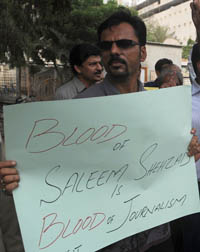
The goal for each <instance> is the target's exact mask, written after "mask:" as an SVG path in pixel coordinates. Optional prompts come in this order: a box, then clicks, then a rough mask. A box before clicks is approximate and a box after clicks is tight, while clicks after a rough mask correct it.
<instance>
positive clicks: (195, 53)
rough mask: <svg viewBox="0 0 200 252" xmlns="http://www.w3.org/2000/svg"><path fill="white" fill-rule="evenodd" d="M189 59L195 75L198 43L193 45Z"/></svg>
mask: <svg viewBox="0 0 200 252" xmlns="http://www.w3.org/2000/svg"><path fill="white" fill-rule="evenodd" d="M191 60H192V66H193V68H194V72H195V74H196V75H197V74H198V70H197V62H198V61H200V49H199V45H198V44H195V45H193V49H192V57H191Z"/></svg>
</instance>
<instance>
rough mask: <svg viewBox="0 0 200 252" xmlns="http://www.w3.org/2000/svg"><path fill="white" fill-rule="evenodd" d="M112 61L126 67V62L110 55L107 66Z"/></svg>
mask: <svg viewBox="0 0 200 252" xmlns="http://www.w3.org/2000/svg"><path fill="white" fill-rule="evenodd" d="M113 61H114V62H119V63H121V64H124V65H126V61H125V60H123V59H121V58H120V57H119V56H118V55H111V56H110V60H109V61H108V65H111V64H112V63H113Z"/></svg>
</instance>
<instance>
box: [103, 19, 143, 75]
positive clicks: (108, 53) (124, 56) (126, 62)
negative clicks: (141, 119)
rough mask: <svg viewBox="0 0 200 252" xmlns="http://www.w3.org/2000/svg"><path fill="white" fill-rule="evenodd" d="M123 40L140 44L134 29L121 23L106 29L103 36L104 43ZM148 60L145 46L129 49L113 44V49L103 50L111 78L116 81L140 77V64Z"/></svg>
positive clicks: (106, 67)
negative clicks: (135, 76)
mask: <svg viewBox="0 0 200 252" xmlns="http://www.w3.org/2000/svg"><path fill="white" fill-rule="evenodd" d="M122 39H128V40H132V41H134V42H136V43H138V38H137V36H136V35H135V31H134V29H133V27H132V26H131V25H130V24H128V23H121V24H119V25H116V26H112V27H111V28H108V29H105V30H104V31H103V32H102V34H101V42H102V41H117V40H122ZM145 58H146V48H145V46H140V45H133V46H130V47H127V48H122V47H120V46H117V44H116V43H112V46H111V48H109V49H106V50H104V49H102V60H103V63H104V66H105V69H106V71H107V73H108V74H109V76H110V77H111V78H114V79H116V80H117V79H118V80H119V79H120V78H121V79H126V78H128V77H132V76H134V75H138V71H139V66H140V62H142V61H144V60H145Z"/></svg>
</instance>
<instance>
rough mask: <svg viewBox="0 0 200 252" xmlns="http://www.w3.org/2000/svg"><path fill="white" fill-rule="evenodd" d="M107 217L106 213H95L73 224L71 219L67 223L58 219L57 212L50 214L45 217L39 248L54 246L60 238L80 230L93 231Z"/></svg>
mask: <svg viewBox="0 0 200 252" xmlns="http://www.w3.org/2000/svg"><path fill="white" fill-rule="evenodd" d="M105 218H106V215H105V214H104V213H94V214H93V215H92V216H88V217H86V218H85V219H79V220H78V221H77V222H76V223H75V225H72V224H71V219H69V220H68V222H67V224H65V223H63V222H61V221H56V219H57V214H56V213H51V214H48V215H47V216H45V217H44V218H43V224H42V231H41V234H40V240H39V248H40V249H46V248H48V247H50V246H52V245H53V244H54V243H55V242H56V241H57V240H58V239H59V238H62V239H65V238H67V237H69V236H71V235H76V234H77V233H78V232H81V230H82V231H85V230H88V231H91V230H93V229H95V228H97V227H98V226H100V225H101V224H102V223H103V222H104V220H105ZM47 223H48V224H47ZM48 231H49V232H48Z"/></svg>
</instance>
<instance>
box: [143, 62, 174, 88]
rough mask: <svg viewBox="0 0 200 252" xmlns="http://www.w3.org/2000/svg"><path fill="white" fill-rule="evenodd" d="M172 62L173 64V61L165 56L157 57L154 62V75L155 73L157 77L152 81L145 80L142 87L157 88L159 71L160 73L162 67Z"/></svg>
mask: <svg viewBox="0 0 200 252" xmlns="http://www.w3.org/2000/svg"><path fill="white" fill-rule="evenodd" d="M172 64H173V62H172V60H170V59H167V58H163V59H159V60H158V61H157V62H156V64H155V72H156V75H157V79H155V80H154V81H149V82H146V83H145V84H144V87H156V88H158V87H159V86H160V84H159V79H158V78H159V76H160V73H161V71H162V69H163V68H164V67H166V66H169V65H172Z"/></svg>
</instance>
